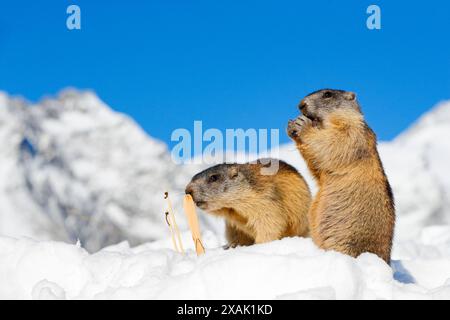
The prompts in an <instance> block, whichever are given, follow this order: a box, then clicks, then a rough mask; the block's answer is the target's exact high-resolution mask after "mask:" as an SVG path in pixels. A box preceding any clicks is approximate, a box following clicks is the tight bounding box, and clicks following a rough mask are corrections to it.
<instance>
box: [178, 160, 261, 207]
mask: <svg viewBox="0 0 450 320" xmlns="http://www.w3.org/2000/svg"><path fill="white" fill-rule="evenodd" d="M250 174H251V172H249V169H248V168H246V166H245V165H241V164H219V165H216V166H214V167H211V168H209V169H206V170H204V171H202V172H200V173H198V174H196V175H195V176H194V177H193V178H192V180H191V182H190V183H189V184H188V185H187V186H186V194H190V195H191V196H192V198H193V200H194V202H195V204H196V205H197V206H198V207H199V208H201V209H203V210H207V211H215V210H219V209H222V208H233V207H234V204H235V203H236V202H239V200H241V199H244V198H245V197H246V196H248V193H249V192H250V190H251V188H252V187H251V185H250V183H251V181H250V179H249V176H250Z"/></svg>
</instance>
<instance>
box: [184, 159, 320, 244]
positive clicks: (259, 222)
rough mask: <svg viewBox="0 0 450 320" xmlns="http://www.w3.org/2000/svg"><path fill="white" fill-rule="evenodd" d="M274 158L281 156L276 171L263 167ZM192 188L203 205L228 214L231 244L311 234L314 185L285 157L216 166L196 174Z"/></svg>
mask: <svg viewBox="0 0 450 320" xmlns="http://www.w3.org/2000/svg"><path fill="white" fill-rule="evenodd" d="M268 161H278V170H277V171H276V172H275V173H273V174H272V175H265V174H263V173H262V171H261V170H263V169H264V168H267V166H266V165H265V164H267V163H268ZM263 163H264V164H263ZM186 193H187V194H190V195H191V196H192V198H193V200H194V202H195V203H196V205H197V206H198V207H199V208H201V209H203V210H205V211H207V212H208V213H211V214H213V215H216V216H221V217H224V218H225V220H226V238H227V241H228V247H235V246H237V245H241V246H248V245H252V244H254V243H263V242H269V241H273V240H277V239H281V238H283V237H292V236H307V235H308V231H309V222H308V210H309V207H310V204H311V194H310V191H309V188H308V185H307V184H306V182H305V180H304V179H303V177H302V176H301V175H300V174H299V173H298V171H297V170H296V169H295V168H294V167H292V166H290V165H289V164H287V163H285V162H283V161H281V160H275V159H264V161H263V160H258V161H257V162H254V163H245V164H219V165H216V166H214V167H211V168H209V169H206V170H205V171H202V172H200V173H198V174H196V175H195V176H194V177H193V178H192V180H191V182H190V183H189V184H188V185H187V187H186Z"/></svg>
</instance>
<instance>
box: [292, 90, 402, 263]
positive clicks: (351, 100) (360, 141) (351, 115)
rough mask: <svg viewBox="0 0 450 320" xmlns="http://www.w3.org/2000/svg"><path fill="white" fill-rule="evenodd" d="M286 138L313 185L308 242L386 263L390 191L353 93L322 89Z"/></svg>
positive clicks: (392, 220) (309, 100) (391, 227)
mask: <svg viewBox="0 0 450 320" xmlns="http://www.w3.org/2000/svg"><path fill="white" fill-rule="evenodd" d="M299 108H300V110H301V112H302V113H303V115H301V116H299V117H298V118H297V119H295V120H290V121H289V124H288V135H289V136H290V137H291V138H292V139H293V140H294V141H295V142H296V144H297V147H298V149H299V151H300V153H301V154H302V156H303V158H304V159H305V160H306V163H307V165H308V167H309V169H310V171H311V173H312V175H313V176H314V178H315V179H316V181H317V183H318V187H319V190H318V193H317V195H316V196H315V198H314V200H313V203H312V205H311V209H310V212H309V221H310V230H311V237H312V239H313V241H314V242H315V243H316V244H317V245H318V246H319V247H321V248H323V249H331V250H336V251H340V252H342V253H345V254H348V255H350V256H353V257H357V256H358V255H360V254H361V253H363V252H371V253H374V254H376V255H378V256H379V257H381V258H382V259H384V260H385V261H386V262H387V263H389V261H390V255H391V247H392V238H393V232H394V223H395V208H394V199H393V195H392V190H391V187H390V185H389V182H388V180H387V177H386V175H385V173H384V169H383V166H382V163H381V160H380V157H379V155H378V151H377V141H376V136H375V133H374V132H373V131H372V130H371V129H370V128H369V126H368V125H367V123H366V122H365V120H364V117H363V114H362V112H361V109H360V106H359V104H358V102H357V101H356V95H355V94H354V93H353V92H347V91H342V90H331V89H323V90H319V91H316V92H313V93H311V94H310V95H308V96H307V97H305V98H304V99H303V100H302V101H301V103H300V106H299Z"/></svg>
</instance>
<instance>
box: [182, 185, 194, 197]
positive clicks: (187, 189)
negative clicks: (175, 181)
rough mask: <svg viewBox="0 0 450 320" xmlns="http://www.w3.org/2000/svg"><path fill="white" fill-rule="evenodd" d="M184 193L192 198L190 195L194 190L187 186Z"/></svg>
mask: <svg viewBox="0 0 450 320" xmlns="http://www.w3.org/2000/svg"><path fill="white" fill-rule="evenodd" d="M184 192H185V193H186V194H190V195H191V196H192V194H193V193H194V189H193V188H192V186H190V185H188V186H187V187H186V190H184Z"/></svg>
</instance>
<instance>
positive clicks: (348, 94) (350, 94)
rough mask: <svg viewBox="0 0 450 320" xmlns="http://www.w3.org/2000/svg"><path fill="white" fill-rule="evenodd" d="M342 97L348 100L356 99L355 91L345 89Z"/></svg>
mask: <svg viewBox="0 0 450 320" xmlns="http://www.w3.org/2000/svg"><path fill="white" fill-rule="evenodd" d="M344 97H345V99H347V100H349V101H353V100H355V99H356V93H354V92H351V91H346V92H345V93H344Z"/></svg>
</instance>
